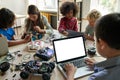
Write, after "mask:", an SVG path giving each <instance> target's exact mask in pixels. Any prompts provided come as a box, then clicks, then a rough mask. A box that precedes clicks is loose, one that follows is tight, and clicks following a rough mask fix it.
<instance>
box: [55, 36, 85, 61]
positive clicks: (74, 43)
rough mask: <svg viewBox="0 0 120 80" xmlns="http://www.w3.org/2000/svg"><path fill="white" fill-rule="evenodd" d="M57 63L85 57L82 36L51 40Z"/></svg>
mask: <svg viewBox="0 0 120 80" xmlns="http://www.w3.org/2000/svg"><path fill="white" fill-rule="evenodd" d="M53 47H54V51H55V58H56V61H57V63H59V62H64V61H68V60H71V59H75V58H80V57H84V56H86V51H85V45H84V40H83V37H82V36H77V37H69V38H63V39H56V40H53Z"/></svg>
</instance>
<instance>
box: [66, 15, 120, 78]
mask: <svg viewBox="0 0 120 80" xmlns="http://www.w3.org/2000/svg"><path fill="white" fill-rule="evenodd" d="M119 35H120V13H112V14H108V15H105V16H103V17H101V18H100V19H99V20H98V21H97V22H96V24H95V43H96V48H97V51H98V53H99V54H100V55H101V56H103V57H105V58H107V60H105V61H103V62H100V63H94V71H95V73H94V74H92V75H91V76H90V78H89V79H88V80H120V76H119V74H120V38H119V37H118V36H119ZM92 63H93V62H92V61H91V63H90V62H89V61H87V64H92ZM65 68H66V71H67V76H68V78H67V80H74V79H73V76H74V73H75V67H74V66H73V65H71V64H67V65H66V67H65Z"/></svg>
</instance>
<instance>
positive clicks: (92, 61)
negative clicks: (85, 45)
mask: <svg viewBox="0 0 120 80" xmlns="http://www.w3.org/2000/svg"><path fill="white" fill-rule="evenodd" d="M85 63H86V64H87V65H88V66H89V67H90V68H93V67H94V64H95V63H96V61H95V59H93V58H86V59H85Z"/></svg>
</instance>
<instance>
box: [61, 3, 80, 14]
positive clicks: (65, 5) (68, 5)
mask: <svg viewBox="0 0 120 80" xmlns="http://www.w3.org/2000/svg"><path fill="white" fill-rule="evenodd" d="M70 10H73V16H76V14H77V13H78V7H77V5H76V4H75V3H74V2H65V3H63V4H62V5H61V7H60V12H61V14H62V15H63V16H65V15H66V14H67V13H69V12H70Z"/></svg>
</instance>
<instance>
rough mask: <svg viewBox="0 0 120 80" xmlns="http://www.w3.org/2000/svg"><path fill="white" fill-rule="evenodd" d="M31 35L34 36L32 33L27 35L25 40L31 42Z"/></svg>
mask: <svg viewBox="0 0 120 80" xmlns="http://www.w3.org/2000/svg"><path fill="white" fill-rule="evenodd" d="M31 37H32V36H31V35H26V36H25V38H24V41H25V42H29V41H30V40H31Z"/></svg>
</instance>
